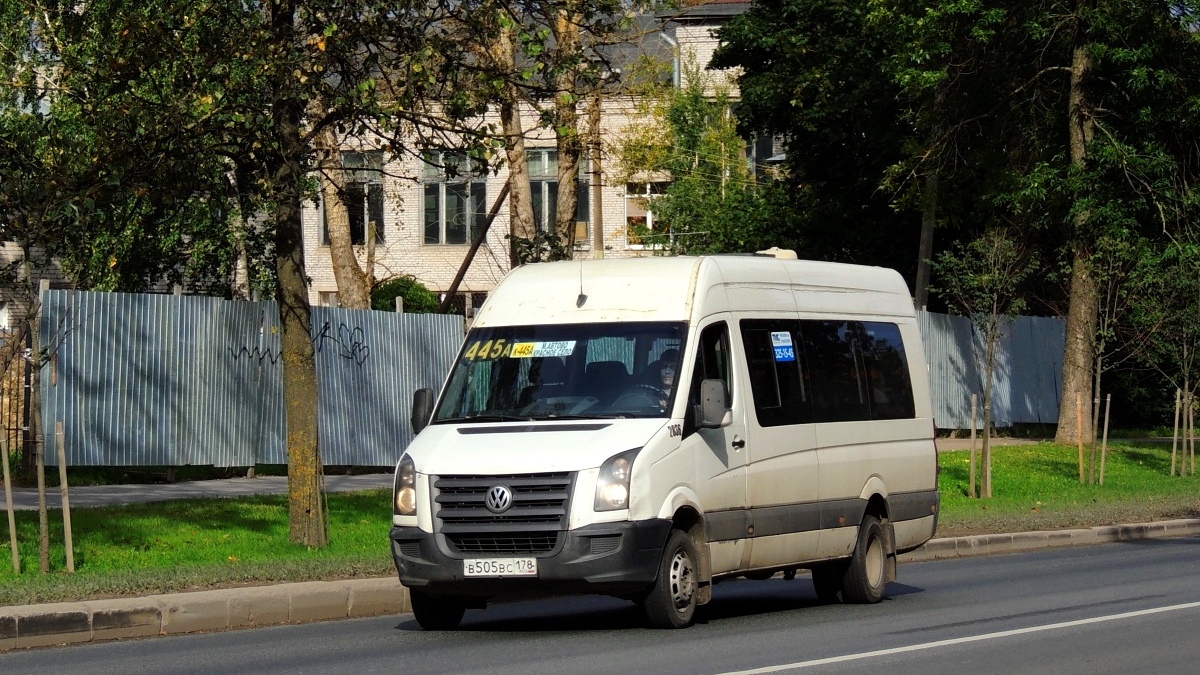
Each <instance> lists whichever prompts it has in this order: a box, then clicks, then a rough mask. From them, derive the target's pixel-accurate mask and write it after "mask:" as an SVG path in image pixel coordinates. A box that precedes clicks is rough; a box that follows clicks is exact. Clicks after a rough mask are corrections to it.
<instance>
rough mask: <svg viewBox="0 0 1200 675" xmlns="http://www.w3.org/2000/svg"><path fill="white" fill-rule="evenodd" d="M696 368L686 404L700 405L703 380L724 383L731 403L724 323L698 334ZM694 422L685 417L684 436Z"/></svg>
mask: <svg viewBox="0 0 1200 675" xmlns="http://www.w3.org/2000/svg"><path fill="white" fill-rule="evenodd" d="M696 346H697V350H696V366H695V368H694V369H693V370H692V379H691V383H690V384H689V385H688V404H689V405H693V406H694V405H698V404H699V403H700V383H701V382H702V381H704V380H721V381H723V382H725V391H726V392H727V393H728V394H729V401H731V402H732V401H733V380H732V378H731V372H732V371H731V368H730V354H729V327H728V326H726V325H725V322H724V321H721V322H718V323H714V324H712V325H710V326H708V327H706V328H705V329H704V330H703V331H701V332H700V339H699V340H698V343H697V345H696ZM693 424H694V420H693V419H692V416H691V415H688V416H687V421H686V423H685V427H684V435H685V436H686V435H688V434H690V433H691V432H692V431H694V430H695V427H694V426H693Z"/></svg>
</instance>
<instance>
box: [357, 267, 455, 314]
mask: <svg viewBox="0 0 1200 675" xmlns="http://www.w3.org/2000/svg"><path fill="white" fill-rule="evenodd" d="M397 297H401V298H404V312H405V313H406V314H432V313H434V312H436V311H437V310H438V304H439V303H438V299H437V296H436V295H434V294H433V292H432V291H430V290H429V289H428V288H425V286H423V285H422V284H421V282H419V281H417V280H416V279H414V278H413V277H411V276H403V277H394V278H392V279H388V280H387V281H385V282H383V283H381V284H378V285H376V286H375V288H374V290H372V291H371V309H376V310H379V311H381V312H394V311H396V298H397Z"/></svg>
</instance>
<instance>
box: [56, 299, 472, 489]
mask: <svg viewBox="0 0 1200 675" xmlns="http://www.w3.org/2000/svg"><path fill="white" fill-rule="evenodd" d="M42 302H43V312H42V317H41V330H42V335H43V336H45V337H44V338H43V344H44V345H45V347H46V349H47V351H48V352H49V353H50V355H51V361H50V363H49V365H48V366H47V367H46V369H44V371H43V374H42V383H41V391H42V400H43V409H42V423H43V428H44V429H45V433H46V437H47V441H48V443H47V447H48V449H50V450H52V449H53V442H54V438H53V429H54V423H55V422H56V421H61V422H63V426H64V441H65V446H66V452H67V461H68V464H71V465H77V466H125V465H131V466H153V465H159V466H183V465H188V464H207V465H215V466H252V465H254V464H285V463H287V454H286V448H285V444H284V438H285V434H286V431H285V427H286V423H285V420H286V417H285V411H284V405H283V403H284V399H283V375H282V363H281V361H280V340H279V319H278V311H277V309H276V305H275V303H274V302H256V303H255V302H229V301H225V300H221V299H218V298H208V297H196V296H169V295H134V294H124V293H86V292H75V291H49V292H47V293H45V294H44V296H43V300H42ZM313 336H314V343H313V344H314V351H315V353H316V361H317V381H318V391H319V393H318V425H319V429H320V434H321V436H320V439H319V440H320V447H321V453H322V459H323V461H324V463H325V464H329V465H333V464H342V465H359V466H386V465H391V464H392V463H394V462H395V461H396V459H397V458H398V457H399V454H400V452H401V451H402V450H403V449H404V448H405V447H406V446H407V445H408V443H409V442H410V441H411V440H412V430H411V428H410V426H409V422H408V410H409V406H410V403H411V400H412V393H413V391H415V390H416V389H417V388H420V387H434V388H436V387H438V386H440V384H441V381H442V379H443V378H444V377H445V374H446V372H447V371H448V369H449V366H450V364H451V362H452V360H453V358H454V356H455V354H456V353H457V351H458V349H459V347H460V345H461V343H462V336H463V330H462V317H458V316H432V315H397V314H392V313H387V312H370V311H353V310H334V309H328V308H314V311H313ZM47 461H48V462H49V463H51V464H54V463H55V462H56V460H55V457H54V453H53V452H48V453H47Z"/></svg>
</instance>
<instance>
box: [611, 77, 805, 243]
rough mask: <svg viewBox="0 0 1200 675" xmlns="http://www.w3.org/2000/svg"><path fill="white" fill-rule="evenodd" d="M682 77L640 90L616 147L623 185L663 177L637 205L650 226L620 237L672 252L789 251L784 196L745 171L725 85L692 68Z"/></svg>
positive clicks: (636, 227) (637, 227) (740, 140)
mask: <svg viewBox="0 0 1200 675" xmlns="http://www.w3.org/2000/svg"><path fill="white" fill-rule="evenodd" d="M682 79H683V81H684V82H685V85H684V86H683V87H682V88H680V89H678V90H676V89H674V88H664V89H659V90H657V91H655V90H649V91H647V92H646V101H645V102H644V103H643V108H642V111H641V115H642V117H641V119H639V120H638V121H637V122H635V123H634V124H633V125H631V127H630V129H628V130H627V131H626V133H625V135H624V137H623V138H622V139H621V142H620V144H619V157H620V164H621V166H622V170H621V171H620V172H619V173H621V177H622V179H623V180H625V181H627V182H629V181H634V182H636V181H637V180H638V178H639V177H640V176H643V175H655V176H658V175H662V176H670V178H671V181H670V185H669V186H668V187H667V188H666V191H665V193H664V194H661V195H655V196H654V197H653V198H650V199H648V201H647V203H646V205H645V206H646V207H648V208H649V209H651V210H652V212H653V214H654V226H653V229H651V228H650V227H647V226H645V225H634V226H632V227H631V228H630V230H629V231H628V232H627V233H626V236H627V237H628V240H629V241H630V242H631V243H635V244H638V243H640V244H643V245H646V246H647V247H648V248H653V249H655V250H657V251H660V252H664V253H673V254H674V253H692V254H699V253H728V252H747V251H755V250H762V249H765V248H770V247H772V246H780V247H781V248H794V247H795V242H794V239H793V237H792V234H791V230H790V228H789V227H788V222H787V218H786V215H785V214H786V213H787V210H786V206H787V204H786V197H785V195H786V193H785V191H784V190H783V188H782V187H781V186H780V185H777V184H775V183H774V181H772V180H770V179H768V178H765V177H764V178H761V179H760V180H759V181H756V179H755V177H754V175H753V174H752V173H751V172H750V168H749V166H748V165H747V162H746V156H745V148H746V141H745V140H744V139H743V138H742V137H741V136H740V135H739V133H738V130H737V125H736V121H735V120H734V118H733V116H732V115H731V114H730V101H729V95H728V88H727V87H725V86H721V85H714V84H712V83H711V81H710V78H706V77H705V76H704V74H703V73H702V72H701V71H700V69H699V68H698V67H697V66H696V65H695V64H688V63H685V64H684V71H683V74H682Z"/></svg>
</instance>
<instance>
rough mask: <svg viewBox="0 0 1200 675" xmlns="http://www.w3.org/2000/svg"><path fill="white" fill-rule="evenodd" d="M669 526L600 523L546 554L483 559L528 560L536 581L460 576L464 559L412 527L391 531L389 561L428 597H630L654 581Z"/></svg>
mask: <svg viewBox="0 0 1200 675" xmlns="http://www.w3.org/2000/svg"><path fill="white" fill-rule="evenodd" d="M670 530H671V521H669V520H662V519H653V520H640V521H635V522H622V523H600V524H596V525H588V526H586V527H581V528H578V529H575V530H568V531H565V532H561V533H560V535H559V544H558V546H556V547H555V549H554V550H553V551H551V552H549V553H546V554H538V555H522V554H496V555H489V556H479V557H488V558H521V557H532V558H536V560H537V577H465V576H464V574H463V564H464V560H465V559H466V558H467V557H468V556H463V555H461V554H452V553H451V552H450V550H449V548H448V547H447V546H446V544H445V542H444V541H442V539H441V536H440V535H437V534H430V533H428V532H425V531H423V530H420V529H419V528H416V527H398V526H393V527H392V531H391V540H392V559H393V560H394V561H395V563H396V571H397V572H398V573H399V576H400V583H402V584H404V585H405V586H407V587H409V588H419V589H421V590H422V591H424V592H427V593H430V594H433V595H456V596H464V597H471V598H478V599H481V600H486V599H492V598H506V597H521V598H527V597H536V596H541V595H557V594H565V593H599V594H603V595H616V596H634V595H636V594H638V593H640V592H642V591H644V590H646V589H647V588H648V587H649V586H650V584H652V583H653V582H654V580H655V578H656V577H657V576H658V567H659V563H660V561H661V560H662V551H663V546H665V545H666V541H667V534H668V533H669V532H670Z"/></svg>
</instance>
